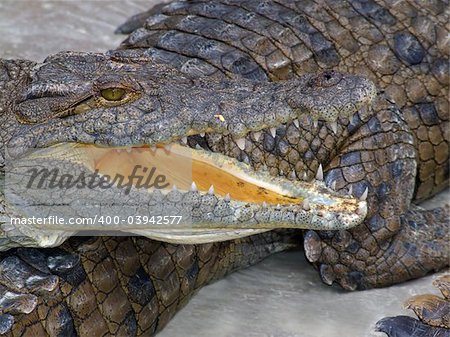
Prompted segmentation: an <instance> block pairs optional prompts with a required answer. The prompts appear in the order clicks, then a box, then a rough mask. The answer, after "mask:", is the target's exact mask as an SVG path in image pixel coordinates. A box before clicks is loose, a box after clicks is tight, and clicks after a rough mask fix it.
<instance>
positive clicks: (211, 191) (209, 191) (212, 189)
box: [208, 185, 214, 195]
mask: <svg viewBox="0 0 450 337" xmlns="http://www.w3.org/2000/svg"><path fill="white" fill-rule="evenodd" d="M208 194H209V195H214V186H213V185H211V187H210V188H209V190H208Z"/></svg>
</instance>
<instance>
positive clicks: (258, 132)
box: [253, 131, 261, 142]
mask: <svg viewBox="0 0 450 337" xmlns="http://www.w3.org/2000/svg"><path fill="white" fill-rule="evenodd" d="M253 138H255V140H256V141H257V142H258V141H259V138H261V131H257V132H254V133H253Z"/></svg>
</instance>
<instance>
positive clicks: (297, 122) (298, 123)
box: [294, 119, 300, 129]
mask: <svg viewBox="0 0 450 337" xmlns="http://www.w3.org/2000/svg"><path fill="white" fill-rule="evenodd" d="M294 125H295V126H296V127H297V129H299V128H300V122H299V121H298V119H294Z"/></svg>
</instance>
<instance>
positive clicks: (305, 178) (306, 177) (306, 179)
mask: <svg viewBox="0 0 450 337" xmlns="http://www.w3.org/2000/svg"><path fill="white" fill-rule="evenodd" d="M303 180H304V181H308V174H307V173H306V172H303Z"/></svg>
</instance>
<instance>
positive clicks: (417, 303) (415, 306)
mask: <svg viewBox="0 0 450 337" xmlns="http://www.w3.org/2000/svg"><path fill="white" fill-rule="evenodd" d="M433 285H435V286H436V287H438V288H439V290H440V291H441V293H442V295H443V298H442V297H440V296H437V295H432V294H425V295H417V296H413V297H411V298H410V299H409V300H408V301H407V302H406V303H405V307H406V308H408V309H412V310H413V311H414V312H415V314H416V315H417V317H418V318H419V319H420V321H419V320H418V319H416V318H413V317H409V316H396V317H386V318H383V319H381V320H380V321H378V322H377V324H376V330H377V331H380V332H384V333H385V334H387V335H388V336H389V337H447V336H450V297H449V295H450V292H449V290H450V274H447V275H444V276H441V277H440V278H438V279H436V280H435V281H434V282H433Z"/></svg>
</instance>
